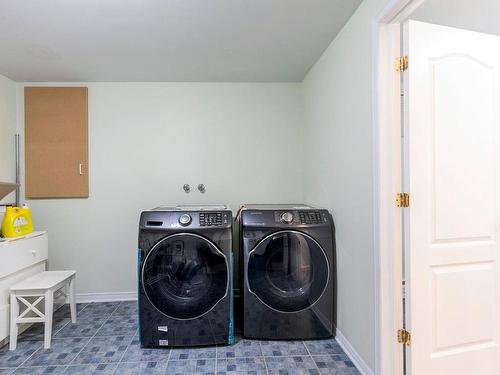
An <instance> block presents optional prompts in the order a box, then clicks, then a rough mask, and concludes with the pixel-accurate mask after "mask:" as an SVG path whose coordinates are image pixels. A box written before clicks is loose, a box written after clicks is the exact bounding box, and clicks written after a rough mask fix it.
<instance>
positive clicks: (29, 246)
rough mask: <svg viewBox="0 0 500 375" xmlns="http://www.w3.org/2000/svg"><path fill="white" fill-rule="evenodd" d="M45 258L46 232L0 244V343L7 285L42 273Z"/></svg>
mask: <svg viewBox="0 0 500 375" xmlns="http://www.w3.org/2000/svg"><path fill="white" fill-rule="evenodd" d="M47 258H48V236H47V233H46V232H33V233H30V234H29V235H27V236H24V237H21V238H12V239H7V241H4V242H0V260H1V261H0V341H1V340H4V339H5V338H7V337H8V336H9V313H10V310H9V308H10V306H9V290H10V287H11V285H13V284H15V283H18V282H19V281H21V280H23V279H25V278H27V277H29V276H32V275H34V274H36V273H39V272H42V271H45V265H46V261H47Z"/></svg>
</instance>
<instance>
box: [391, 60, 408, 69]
mask: <svg viewBox="0 0 500 375" xmlns="http://www.w3.org/2000/svg"><path fill="white" fill-rule="evenodd" d="M394 68H395V69H396V71H397V72H404V71H405V70H406V69H408V56H401V57H397V58H396V59H395V60H394Z"/></svg>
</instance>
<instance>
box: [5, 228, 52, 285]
mask: <svg viewBox="0 0 500 375" xmlns="http://www.w3.org/2000/svg"><path fill="white" fill-rule="evenodd" d="M47 258H48V236H47V234H42V235H40V236H37V237H32V238H22V239H19V240H16V241H10V242H8V243H6V244H2V245H1V246H0V259H2V261H1V262H0V278H3V277H5V276H7V275H10V274H11V273H13V272H17V271H19V270H22V269H24V268H26V267H29V266H32V265H34V264H36V263H39V262H42V261H45V260H47Z"/></svg>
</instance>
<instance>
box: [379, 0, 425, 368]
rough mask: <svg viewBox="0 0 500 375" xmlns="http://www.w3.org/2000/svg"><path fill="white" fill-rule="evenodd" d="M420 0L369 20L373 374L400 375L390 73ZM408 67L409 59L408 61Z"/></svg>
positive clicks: (392, 6)
mask: <svg viewBox="0 0 500 375" xmlns="http://www.w3.org/2000/svg"><path fill="white" fill-rule="evenodd" d="M424 1H425V0H389V1H388V3H387V5H386V6H385V8H384V9H383V10H382V12H381V13H380V14H379V15H378V16H377V17H376V18H375V19H374V21H373V25H372V35H373V46H374V48H373V54H372V57H373V61H372V63H373V64H372V66H373V71H372V77H373V88H374V90H373V113H372V118H373V124H374V128H373V131H374V151H373V152H374V154H373V160H374V233H375V238H374V249H375V254H374V264H375V303H376V306H375V314H376V316H375V340H376V342H375V373H376V374H377V375H402V374H403V355H402V353H403V349H402V346H401V344H399V343H398V342H397V339H396V332H397V330H398V329H400V328H402V323H403V309H402V298H403V291H402V233H403V232H402V230H403V228H402V227H401V218H402V216H401V215H402V212H401V209H399V208H396V206H395V196H396V193H398V192H400V189H401V181H402V176H401V163H402V160H401V159H402V158H401V153H402V149H401V118H402V113H401V83H400V82H401V81H400V75H399V74H398V73H397V72H396V71H395V69H394V59H395V58H396V57H398V56H399V55H400V53H401V52H400V50H401V49H400V47H401V44H400V33H401V31H400V30H401V28H400V26H401V22H403V21H404V20H406V19H407V17H408V16H409V15H410V14H411V13H412V12H413V11H414V10H415V9H416V8H417V7H418V6H420V5H421V4H422V3H423V2H424ZM410 64H411V61H410Z"/></svg>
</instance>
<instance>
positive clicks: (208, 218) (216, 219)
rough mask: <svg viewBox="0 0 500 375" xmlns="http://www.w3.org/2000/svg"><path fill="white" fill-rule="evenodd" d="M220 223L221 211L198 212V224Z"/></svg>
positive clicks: (210, 224)
mask: <svg viewBox="0 0 500 375" xmlns="http://www.w3.org/2000/svg"><path fill="white" fill-rule="evenodd" d="M213 225H222V212H200V226H202V227H204V226H213Z"/></svg>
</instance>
